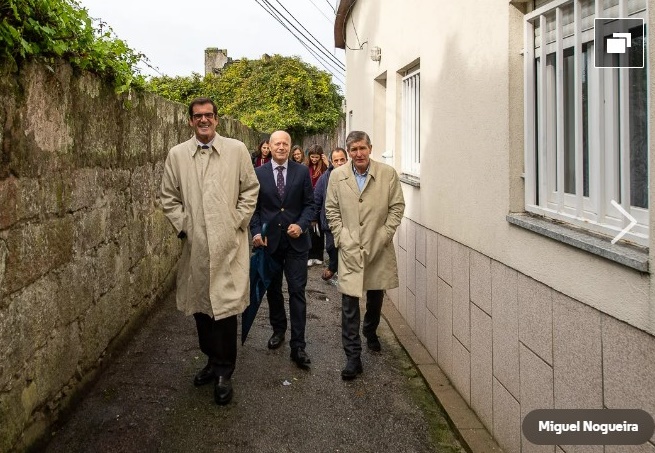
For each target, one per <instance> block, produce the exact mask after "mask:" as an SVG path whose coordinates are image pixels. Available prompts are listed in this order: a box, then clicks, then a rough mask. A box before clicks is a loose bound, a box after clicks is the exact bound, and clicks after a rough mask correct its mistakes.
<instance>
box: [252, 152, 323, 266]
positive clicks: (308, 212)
mask: <svg viewBox="0 0 655 453" xmlns="http://www.w3.org/2000/svg"><path fill="white" fill-rule="evenodd" d="M255 174H256V175H257V179H258V180H259V196H258V197H257V207H256V208H255V213H254V214H253V216H252V219H251V220H250V232H251V233H252V236H253V237H255V235H257V234H261V232H262V225H264V224H268V231H267V238H268V245H267V247H266V249H267V251H268V253H271V254H272V253H274V252H275V251H276V250H277V248H278V245H279V244H280V238H281V237H282V235H283V234H284V235H286V234H287V228H289V225H291V224H292V223H295V224H297V225H299V226H300V228H302V231H303V233H302V234H301V235H300V236H299V237H297V238H291V237H289V236H287V238H288V239H289V243H290V244H291V246H292V247H293V248H294V249H295V250H297V251H298V252H305V251H308V250H309V249H310V248H311V245H312V244H311V239H310V237H309V227H310V225H311V223H312V221H313V220H315V219H314V217H315V211H314V192H313V190H312V181H311V178H310V177H309V169H308V168H307V167H306V166H305V165H302V164H298V163H296V162H292V161H291V160H289V161H287V182H286V186H285V189H284V198H283V199H280V195H279V194H278V191H277V185H276V181H275V178H274V177H273V165H272V163H271V162H268V163H266V164H264V165H262V166H260V167H257V168H256V169H255Z"/></svg>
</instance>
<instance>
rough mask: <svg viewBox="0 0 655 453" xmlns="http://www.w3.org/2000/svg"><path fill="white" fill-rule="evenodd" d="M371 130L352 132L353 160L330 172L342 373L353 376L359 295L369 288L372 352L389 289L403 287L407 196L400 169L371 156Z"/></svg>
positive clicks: (367, 327) (358, 368)
mask: <svg viewBox="0 0 655 453" xmlns="http://www.w3.org/2000/svg"><path fill="white" fill-rule="evenodd" d="M372 149H373V146H372V145H371V139H370V138H369V136H368V134H366V133H365V132H361V131H353V132H351V133H350V134H348V137H347V138H346V150H347V151H348V154H349V155H350V159H351V163H352V164H351V165H342V166H341V167H339V168H336V169H334V171H332V174H331V175H330V179H329V182H328V190H327V199H326V201H325V214H326V217H327V221H328V224H329V226H330V230H331V231H332V234H333V235H334V245H335V247H337V248H338V249H339V291H340V292H341V293H342V300H341V337H342V343H343V349H344V351H345V353H346V358H347V362H346V367H345V368H344V369H343V370H342V371H341V377H342V378H343V379H346V380H349V379H354V378H355V377H357V375H358V374H360V373H361V372H362V361H361V358H360V355H361V351H362V345H361V340H360V337H359V325H360V313H359V298H360V297H362V295H363V294H364V292H366V314H365V315H364V324H363V327H362V334H363V335H364V336H365V337H366V339H367V346H368V348H369V349H370V350H371V351H374V352H379V351H380V350H381V345H380V340H379V339H378V336H377V332H376V330H377V328H378V325H379V324H380V313H381V311H382V300H383V298H384V290H385V289H389V288H396V287H397V286H398V268H397V264H396V253H395V250H394V247H393V243H392V241H393V236H394V234H395V232H396V228H398V225H400V221H401V220H402V218H403V213H404V211H405V200H404V198H403V192H402V190H401V188H400V181H399V179H398V174H397V173H396V170H395V169H394V168H393V167H391V166H389V165H387V164H383V163H381V162H376V161H374V160H371V158H370V155H371V150H372Z"/></svg>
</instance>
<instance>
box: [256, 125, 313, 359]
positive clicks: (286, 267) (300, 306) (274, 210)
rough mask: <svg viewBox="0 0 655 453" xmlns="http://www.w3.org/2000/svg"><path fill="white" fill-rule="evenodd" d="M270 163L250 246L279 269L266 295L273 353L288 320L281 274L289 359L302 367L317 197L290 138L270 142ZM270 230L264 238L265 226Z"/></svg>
mask: <svg viewBox="0 0 655 453" xmlns="http://www.w3.org/2000/svg"><path fill="white" fill-rule="evenodd" d="M269 146H270V149H271V156H272V160H271V161H270V162H268V163H266V164H264V165H262V166H261V167H257V168H256V169H255V173H256V174H257V179H259V184H260V190H259V196H258V198H257V207H256V208H255V213H254V214H253V216H252V219H251V221H250V231H251V233H252V237H253V238H252V243H253V245H254V246H255V247H266V252H267V253H268V254H269V255H270V256H271V257H272V258H273V259H274V260H275V261H276V262H277V263H278V264H279V265H280V271H279V273H278V274H277V275H275V276H274V277H273V279H272V281H271V284H270V286H269V287H268V291H267V292H266V296H267V299H268V307H269V310H270V315H269V316H270V322H271V326H272V327H273V335H272V336H271V338H270V339H269V340H268V348H269V349H277V348H279V347H280V346H281V345H282V343H283V342H284V335H285V332H286V330H287V316H286V313H285V310H284V296H283V295H282V273H283V272H284V275H285V276H286V279H287V286H288V290H289V315H290V320H291V340H290V341H289V346H290V347H291V360H293V361H294V362H295V363H296V365H298V366H299V367H300V368H307V367H308V366H309V364H310V363H311V360H310V359H309V356H308V355H307V353H306V352H305V345H306V344H305V322H306V313H307V303H306V299H305V286H306V285H307V255H308V254H309V249H310V248H311V240H310V238H309V232H308V230H309V227H310V225H311V222H312V220H314V194H313V191H312V182H311V179H310V177H309V171H308V170H307V167H306V166H304V165H302V164H298V163H296V162H292V161H290V160H289V152H290V150H291V136H289V134H288V133H286V132H285V131H276V132H273V134H271V137H270V139H269ZM263 225H268V226H267V234H266V237H264V238H262V234H261V233H262V226H263Z"/></svg>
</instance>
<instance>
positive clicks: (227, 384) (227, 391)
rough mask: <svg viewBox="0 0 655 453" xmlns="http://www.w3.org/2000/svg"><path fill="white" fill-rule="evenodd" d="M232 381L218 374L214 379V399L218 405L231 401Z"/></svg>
mask: <svg viewBox="0 0 655 453" xmlns="http://www.w3.org/2000/svg"><path fill="white" fill-rule="evenodd" d="M233 393H234V392H232V381H230V380H229V379H228V378H226V377H223V376H220V377H219V378H218V379H216V385H214V401H216V404H218V405H219V406H224V405H226V404H227V403H229V402H230V401H232V394H233Z"/></svg>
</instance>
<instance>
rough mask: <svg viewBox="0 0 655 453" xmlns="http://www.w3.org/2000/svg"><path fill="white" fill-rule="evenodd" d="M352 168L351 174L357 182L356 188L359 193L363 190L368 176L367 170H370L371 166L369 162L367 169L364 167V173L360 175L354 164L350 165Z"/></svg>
mask: <svg viewBox="0 0 655 453" xmlns="http://www.w3.org/2000/svg"><path fill="white" fill-rule="evenodd" d="M352 166H353V173H354V174H355V181H357V187H359V191H360V192H361V191H362V190H364V184H365V183H366V177H367V176H368V169H369V168H371V164H370V162H369V164H368V167H366V171H365V172H364V173H363V174H361V175H360V174H359V172H358V171H357V168H355V164H352Z"/></svg>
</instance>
